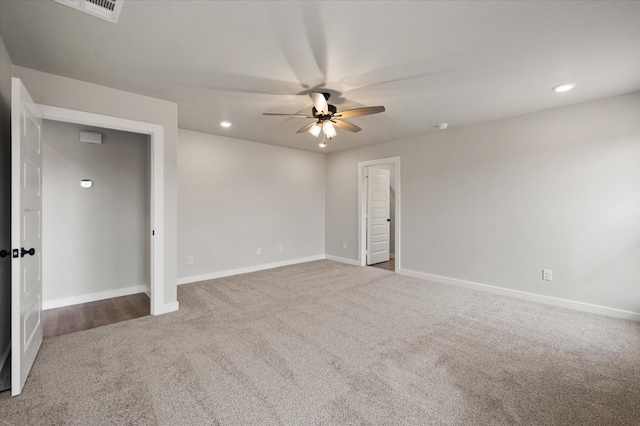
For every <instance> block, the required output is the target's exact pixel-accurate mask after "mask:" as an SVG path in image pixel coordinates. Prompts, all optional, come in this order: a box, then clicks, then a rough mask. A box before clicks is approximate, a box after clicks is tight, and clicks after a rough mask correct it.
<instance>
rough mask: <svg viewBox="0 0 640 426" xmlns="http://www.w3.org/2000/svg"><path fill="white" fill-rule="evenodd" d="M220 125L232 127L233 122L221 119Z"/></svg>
mask: <svg viewBox="0 0 640 426" xmlns="http://www.w3.org/2000/svg"><path fill="white" fill-rule="evenodd" d="M220 125H221V126H222V127H224V128H227V127H231V122H229V121H221V122H220Z"/></svg>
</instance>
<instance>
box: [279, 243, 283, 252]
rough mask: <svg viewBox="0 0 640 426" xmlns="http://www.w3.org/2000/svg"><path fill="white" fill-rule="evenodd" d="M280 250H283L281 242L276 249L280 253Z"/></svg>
mask: <svg viewBox="0 0 640 426" xmlns="http://www.w3.org/2000/svg"><path fill="white" fill-rule="evenodd" d="M282 250H284V247H283V246H282V244H280V245H279V246H278V251H279V252H280V253H282Z"/></svg>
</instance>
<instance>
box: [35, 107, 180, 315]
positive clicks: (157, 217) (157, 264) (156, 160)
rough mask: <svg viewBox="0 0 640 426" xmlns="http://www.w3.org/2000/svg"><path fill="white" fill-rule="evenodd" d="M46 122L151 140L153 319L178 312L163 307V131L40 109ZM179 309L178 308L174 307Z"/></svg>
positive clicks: (146, 125) (136, 123)
mask: <svg viewBox="0 0 640 426" xmlns="http://www.w3.org/2000/svg"><path fill="white" fill-rule="evenodd" d="M38 107H39V108H40V111H41V112H42V116H43V118H44V119H46V120H54V121H63V122H67V123H76V124H82V125H86V126H95V127H102V128H107V129H114V130H121V131H125V132H132V133H141V134H145V135H149V136H150V139H151V208H150V210H151V233H150V234H151V271H150V272H151V273H150V279H151V282H150V291H151V315H160V314H163V313H166V312H170V311H173V310H176V309H177V302H176V303H175V304H171V306H165V304H164V271H163V266H164V237H163V233H162V232H161V231H162V230H163V229H164V154H163V153H164V127H163V126H161V125H159V124H152V123H145V122H142V121H134V120H127V119H124V118H117V117H110V116H107V115H100V114H93V113H88V112H83V111H76V110H71V109H66V108H58V107H54V106H49V105H38ZM158 231H160V232H158ZM174 305H176V306H174Z"/></svg>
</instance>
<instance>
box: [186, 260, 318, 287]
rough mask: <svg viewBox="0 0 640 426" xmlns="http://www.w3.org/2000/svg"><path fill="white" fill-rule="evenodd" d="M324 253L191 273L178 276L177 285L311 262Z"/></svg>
mask: <svg viewBox="0 0 640 426" xmlns="http://www.w3.org/2000/svg"><path fill="white" fill-rule="evenodd" d="M324 258H325V256H324V254H321V255H318V256H310V257H300V258H297V259H291V260H283V261H281V262H273V263H263V264H262V265H254V266H247V267H245V268H237V269H227V270H226V271H219V272H212V273H210V274H202V275H193V276H191V277H182V278H178V285H182V284H189V283H195V282H198V281H206V280H213V279H216V278H222V277H229V276H231V275H240V274H247V273H249V272H257V271H264V270H265V269H273V268H279V267H281V266H289V265H295V264H298V263H305V262H312V261H314V260H321V259H324Z"/></svg>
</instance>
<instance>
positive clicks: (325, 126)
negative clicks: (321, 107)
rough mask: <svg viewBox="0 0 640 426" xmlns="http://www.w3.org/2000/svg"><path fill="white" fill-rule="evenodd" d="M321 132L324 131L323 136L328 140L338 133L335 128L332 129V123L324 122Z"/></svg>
mask: <svg viewBox="0 0 640 426" xmlns="http://www.w3.org/2000/svg"><path fill="white" fill-rule="evenodd" d="M322 130H323V131H324V134H325V135H326V136H327V137H328V138H329V139H331V138H333V137H335V136H336V135H337V134H338V133H337V132H336V129H335V127H333V123H332V122H330V121H328V120H327V121H325V122H324V123H322Z"/></svg>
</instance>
